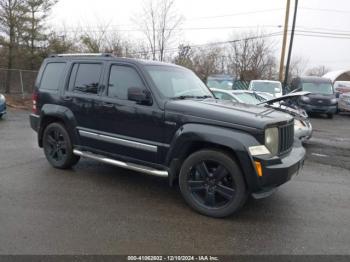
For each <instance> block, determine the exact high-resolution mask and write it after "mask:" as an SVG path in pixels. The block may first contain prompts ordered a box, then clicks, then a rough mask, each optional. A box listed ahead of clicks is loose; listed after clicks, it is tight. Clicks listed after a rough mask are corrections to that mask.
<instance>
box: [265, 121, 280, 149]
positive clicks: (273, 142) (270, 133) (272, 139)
mask: <svg viewBox="0 0 350 262" xmlns="http://www.w3.org/2000/svg"><path fill="white" fill-rule="evenodd" d="M278 138H279V137H278V128H277V127H273V128H268V129H266V130H265V146H266V147H267V148H268V149H269V150H270V152H271V154H272V155H273V156H275V155H277V153H278Z"/></svg>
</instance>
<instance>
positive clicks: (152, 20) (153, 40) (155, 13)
mask: <svg viewBox="0 0 350 262" xmlns="http://www.w3.org/2000/svg"><path fill="white" fill-rule="evenodd" d="M174 3H175V1H174V0H148V2H145V3H144V6H143V10H142V11H143V13H142V15H140V16H139V17H137V18H135V19H134V20H135V22H136V24H137V25H138V27H139V28H140V29H141V30H142V32H143V34H144V35H145V37H146V39H147V42H148V44H149V48H150V50H151V53H152V58H153V60H156V59H157V53H159V55H158V60H160V61H163V60H164V53H165V50H166V48H167V47H168V45H169V44H170V43H171V40H172V38H173V37H174V33H175V30H176V29H177V28H178V26H179V25H180V24H181V22H182V21H183V17H182V16H180V15H178V14H177V12H176V11H175V5H174Z"/></svg>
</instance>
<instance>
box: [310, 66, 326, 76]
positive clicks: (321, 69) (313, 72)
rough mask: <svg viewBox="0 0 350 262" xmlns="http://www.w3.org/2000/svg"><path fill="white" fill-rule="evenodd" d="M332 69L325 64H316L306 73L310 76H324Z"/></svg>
mask: <svg viewBox="0 0 350 262" xmlns="http://www.w3.org/2000/svg"><path fill="white" fill-rule="evenodd" d="M329 71H331V70H330V68H328V67H326V66H325V65H320V66H316V67H313V68H310V69H308V70H307V71H306V75H308V76H324V75H325V74H327V73H328V72H329Z"/></svg>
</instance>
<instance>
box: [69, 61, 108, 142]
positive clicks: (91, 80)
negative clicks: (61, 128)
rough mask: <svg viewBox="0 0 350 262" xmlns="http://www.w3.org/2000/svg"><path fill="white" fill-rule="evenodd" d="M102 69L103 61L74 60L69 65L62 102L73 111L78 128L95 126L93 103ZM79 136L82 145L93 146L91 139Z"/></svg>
mask: <svg viewBox="0 0 350 262" xmlns="http://www.w3.org/2000/svg"><path fill="white" fill-rule="evenodd" d="M103 70H104V63H103V62H86V61H76V62H74V63H72V65H71V72H70V76H69V81H68V83H67V87H66V90H65V92H64V95H63V103H64V105H65V106H66V107H68V108H69V109H70V110H71V111H72V112H73V114H74V118H75V120H76V122H77V123H76V125H77V128H78V130H80V129H81V128H88V129H96V128H97V122H96V117H97V114H96V108H95V105H96V100H97V99H98V97H99V95H100V90H101V82H102V75H103ZM80 138H81V140H80V142H81V145H82V146H87V147H92V148H94V147H95V141H94V140H93V139H91V138H89V137H86V136H80Z"/></svg>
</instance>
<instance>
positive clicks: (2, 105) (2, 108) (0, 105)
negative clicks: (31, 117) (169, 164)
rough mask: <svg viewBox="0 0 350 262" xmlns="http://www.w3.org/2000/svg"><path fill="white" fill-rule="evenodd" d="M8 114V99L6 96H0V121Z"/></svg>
mask: <svg viewBox="0 0 350 262" xmlns="http://www.w3.org/2000/svg"><path fill="white" fill-rule="evenodd" d="M4 114H6V99H5V97H4V95H2V94H0V119H1V118H2V116H3V115H4Z"/></svg>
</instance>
